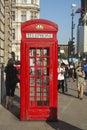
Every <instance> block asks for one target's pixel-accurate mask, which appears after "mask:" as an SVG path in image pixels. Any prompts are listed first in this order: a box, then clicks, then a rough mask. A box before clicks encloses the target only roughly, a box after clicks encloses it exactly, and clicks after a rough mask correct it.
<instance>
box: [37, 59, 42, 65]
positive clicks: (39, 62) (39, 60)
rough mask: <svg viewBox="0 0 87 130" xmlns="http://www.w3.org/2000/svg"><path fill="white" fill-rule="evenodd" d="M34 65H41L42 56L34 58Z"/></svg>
mask: <svg viewBox="0 0 87 130" xmlns="http://www.w3.org/2000/svg"><path fill="white" fill-rule="evenodd" d="M36 66H42V58H36Z"/></svg>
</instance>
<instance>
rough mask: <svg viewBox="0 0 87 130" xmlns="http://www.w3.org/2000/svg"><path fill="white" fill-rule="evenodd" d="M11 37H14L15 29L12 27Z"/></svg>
mask: <svg viewBox="0 0 87 130" xmlns="http://www.w3.org/2000/svg"><path fill="white" fill-rule="evenodd" d="M12 39H15V29H14V28H13V29H12Z"/></svg>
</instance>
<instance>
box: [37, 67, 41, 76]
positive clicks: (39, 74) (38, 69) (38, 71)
mask: <svg viewBox="0 0 87 130" xmlns="http://www.w3.org/2000/svg"><path fill="white" fill-rule="evenodd" d="M36 75H37V76H41V75H42V68H36Z"/></svg>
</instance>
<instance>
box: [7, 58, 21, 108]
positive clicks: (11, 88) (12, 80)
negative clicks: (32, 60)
mask: <svg viewBox="0 0 87 130" xmlns="http://www.w3.org/2000/svg"><path fill="white" fill-rule="evenodd" d="M5 73H6V82H5V83H6V108H7V109H8V108H9V105H10V106H12V105H13V99H14V92H15V87H16V84H17V83H18V82H19V79H18V77H17V74H18V71H17V69H16V67H15V66H14V61H13V59H9V60H8V63H7V66H6V67H5ZM9 99H10V102H9ZM9 103H10V104H9Z"/></svg>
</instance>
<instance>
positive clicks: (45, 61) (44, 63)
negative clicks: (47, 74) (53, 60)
mask: <svg viewBox="0 0 87 130" xmlns="http://www.w3.org/2000/svg"><path fill="white" fill-rule="evenodd" d="M43 65H44V66H48V65H49V59H48V58H44V60H43Z"/></svg>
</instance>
